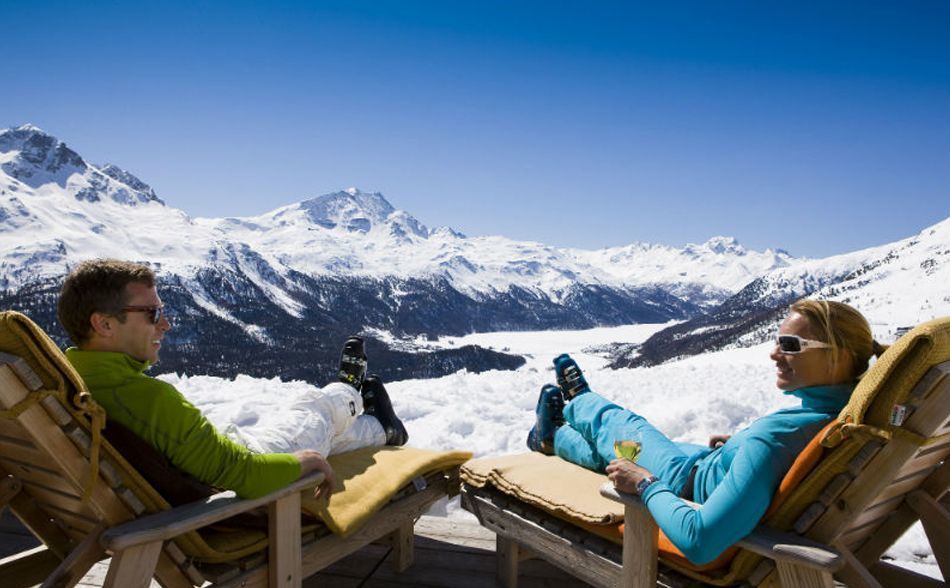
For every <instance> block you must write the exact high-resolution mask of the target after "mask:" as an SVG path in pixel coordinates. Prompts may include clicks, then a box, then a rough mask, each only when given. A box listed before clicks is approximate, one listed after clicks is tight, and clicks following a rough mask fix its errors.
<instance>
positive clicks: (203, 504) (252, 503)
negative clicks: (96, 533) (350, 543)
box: [99, 472, 324, 551]
mask: <svg viewBox="0 0 950 588" xmlns="http://www.w3.org/2000/svg"><path fill="white" fill-rule="evenodd" d="M323 477H324V476H323V474H322V473H321V472H314V473H311V474H309V475H307V476H304V477H303V478H300V479H299V480H297V481H296V482H293V483H291V484H288V485H287V486H284V487H283V488H281V489H279V490H275V491H274V492H271V493H270V494H267V495H266V496H261V497H260V498H248V499H242V498H238V497H237V495H236V494H235V493H234V492H232V491H230V490H228V491H226V492H219V493H218V494H215V495H214V496H209V497H208V498H205V499H204V500H196V501H195V502H191V503H188V504H184V505H182V506H177V507H175V508H173V509H171V510H166V511H162V512H157V513H154V514H150V515H146V516H144V517H141V518H138V519H135V520H134V521H129V522H127V523H122V524H121V525H116V526H115V527H112V528H110V529H108V530H107V531H105V532H104V533H103V534H102V537H101V538H100V539H99V543H100V544H101V545H102V546H103V547H104V548H106V549H109V550H112V551H119V550H122V549H128V548H129V547H134V546H136V545H141V544H143V543H151V542H153V541H167V540H169V539H172V538H174V537H177V536H179V535H181V534H183V533H187V532H189V531H194V530H195V529H200V528H201V527H206V526H208V525H211V524H214V523H217V522H219V521H223V520H224V519H227V518H230V517H233V516H234V515H238V514H241V513H242V512H247V511H249V510H253V509H255V508H258V507H260V506H264V505H267V504H270V503H273V502H276V501H278V500H280V499H281V498H285V497H287V496H289V495H291V494H295V493H299V492H301V491H302V490H305V489H307V488H311V487H314V486H316V485H317V484H319V483H320V482H322V481H323Z"/></svg>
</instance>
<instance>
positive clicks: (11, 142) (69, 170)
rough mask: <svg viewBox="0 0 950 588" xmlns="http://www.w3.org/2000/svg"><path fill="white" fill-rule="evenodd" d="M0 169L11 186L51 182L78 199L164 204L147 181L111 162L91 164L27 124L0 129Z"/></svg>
mask: <svg viewBox="0 0 950 588" xmlns="http://www.w3.org/2000/svg"><path fill="white" fill-rule="evenodd" d="M0 170H2V171H3V172H4V173H5V174H6V175H7V176H9V177H10V178H12V179H13V180H14V182H11V183H10V184H11V186H12V185H13V184H17V183H18V184H22V185H23V186H25V187H27V188H30V189H32V190H33V191H40V190H41V189H43V188H44V186H47V185H49V184H55V186H57V187H58V188H60V189H64V190H65V191H66V192H68V193H71V194H72V195H73V197H74V198H75V199H76V200H79V201H81V202H99V201H101V200H104V199H108V200H112V201H114V202H117V203H119V204H127V205H133V206H134V205H136V204H143V203H148V202H158V203H159V204H164V203H163V202H162V201H161V200H160V199H159V198H158V196H157V195H156V194H155V191H154V190H152V188H151V187H149V186H148V184H146V183H145V182H143V181H142V180H140V179H138V178H137V177H135V176H134V175H132V174H130V173H129V172H127V171H125V170H123V169H121V168H119V167H117V166H115V165H111V164H109V165H106V166H104V167H102V168H99V167H96V166H95V165H91V164H89V163H87V162H86V161H85V160H84V159H83V158H82V157H80V156H79V154H78V153H76V152H75V151H73V150H72V149H70V148H69V147H67V146H66V143H64V142H62V141H60V140H59V139H57V138H56V137H54V136H52V135H50V134H48V133H46V132H45V131H43V130H42V129H40V128H38V127H35V126H33V125H30V124H26V125H23V126H20V127H18V128H16V129H3V130H0ZM14 191H19V187H14Z"/></svg>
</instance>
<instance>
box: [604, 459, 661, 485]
mask: <svg viewBox="0 0 950 588" xmlns="http://www.w3.org/2000/svg"><path fill="white" fill-rule="evenodd" d="M652 475H653V474H651V473H650V472H649V471H648V470H647V469H646V468H642V467H640V466H638V465H637V464H635V463H633V462H632V461H630V460H629V459H615V460H613V461H612V462H610V463H609V464H607V478H608V479H610V481H611V482H613V483H614V488H616V489H617V490H620V491H621V492H627V493H630V494H636V493H637V484H638V483H640V480H643V479H645V478H649V477H650V476H652Z"/></svg>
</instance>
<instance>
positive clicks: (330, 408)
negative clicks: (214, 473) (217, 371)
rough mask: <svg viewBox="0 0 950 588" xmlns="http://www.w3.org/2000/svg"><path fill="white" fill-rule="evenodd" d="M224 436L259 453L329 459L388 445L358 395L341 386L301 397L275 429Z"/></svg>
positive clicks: (234, 430)
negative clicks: (305, 452) (309, 452)
mask: <svg viewBox="0 0 950 588" xmlns="http://www.w3.org/2000/svg"><path fill="white" fill-rule="evenodd" d="M225 434H226V435H227V436H228V437H230V438H231V439H232V440H233V441H236V442H238V443H240V444H241V445H244V446H245V447H247V448H248V449H250V450H251V451H256V452H258V453H293V452H295V451H298V450H300V449H315V450H316V451H319V452H320V454H321V455H325V456H326V455H333V454H335V453H343V452H344V451H352V450H354V449H360V448H361V447H373V446H383V445H385V444H386V432H385V431H384V430H383V427H382V425H380V424H379V421H378V420H376V417H373V416H369V415H364V414H363V397H362V396H360V393H359V391H357V390H356V388H354V387H353V386H350V385H349V384H344V383H342V382H334V383H332V384H328V385H326V386H324V387H323V388H321V389H316V390H313V391H308V392H305V393H303V394H301V395H300V396H298V397H297V398H296V399H294V401H293V404H292V405H291V410H290V416H289V417H288V418H287V419H286V420H285V421H283V422H281V423H280V424H279V425H278V426H276V427H255V426H251V427H238V426H237V425H230V426H228V427H227V429H226V430H225Z"/></svg>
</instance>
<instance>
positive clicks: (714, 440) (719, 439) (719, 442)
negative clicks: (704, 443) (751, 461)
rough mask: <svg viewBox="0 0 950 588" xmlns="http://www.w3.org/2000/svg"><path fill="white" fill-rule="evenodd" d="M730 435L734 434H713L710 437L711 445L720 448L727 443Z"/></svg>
mask: <svg viewBox="0 0 950 588" xmlns="http://www.w3.org/2000/svg"><path fill="white" fill-rule="evenodd" d="M729 437H732V435H713V436H712V437H710V438H709V446H710V447H712V448H713V449H718V448H720V447H722V446H723V445H725V444H726V441H728V440H729Z"/></svg>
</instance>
